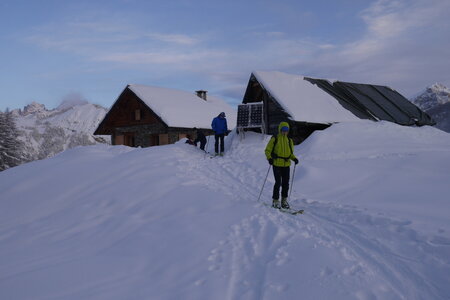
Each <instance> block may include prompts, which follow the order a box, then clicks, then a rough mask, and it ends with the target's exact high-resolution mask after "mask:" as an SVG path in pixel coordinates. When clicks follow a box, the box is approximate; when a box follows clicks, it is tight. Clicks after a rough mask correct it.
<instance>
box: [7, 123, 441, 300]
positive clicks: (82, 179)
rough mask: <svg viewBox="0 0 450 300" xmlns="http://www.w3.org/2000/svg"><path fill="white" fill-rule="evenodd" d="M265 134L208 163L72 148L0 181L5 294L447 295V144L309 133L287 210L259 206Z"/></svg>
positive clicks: (186, 155) (394, 133) (397, 132)
mask: <svg viewBox="0 0 450 300" xmlns="http://www.w3.org/2000/svg"><path fill="white" fill-rule="evenodd" d="M268 138H269V137H262V136H261V135H257V134H252V133H247V135H246V138H245V139H244V140H242V141H240V137H239V136H235V135H234V134H230V135H229V136H228V138H227V145H226V151H227V153H226V156H224V157H217V158H213V159H210V158H209V157H208V156H205V155H204V154H203V153H202V152H200V151H199V150H198V149H195V148H194V147H192V146H190V145H187V144H183V143H177V144H174V145H167V146H158V147H151V148H145V149H139V148H138V149H135V148H128V147H123V146H114V147H112V146H107V145H96V146H89V147H78V148H75V149H72V150H68V151H65V152H63V153H61V154H59V155H57V156H55V157H53V158H50V159H46V160H41V161H35V162H32V163H29V164H25V165H23V166H19V167H16V168H12V169H9V170H6V171H4V172H2V173H0V299H108V300H110V299H448V298H449V297H450V284H449V282H450V223H449V222H448V220H449V217H450V200H449V199H450V197H449V195H450V187H449V182H450V172H449V169H450V135H449V134H447V133H445V132H442V131H440V130H437V129H434V128H432V127H422V128H410V127H401V126H398V125H395V124H392V123H387V122H379V123H373V122H369V121H367V122H357V123H353V124H352V123H347V124H337V125H333V126H332V127H330V128H329V129H327V130H325V131H322V132H316V133H314V134H313V135H312V136H311V137H310V138H309V139H308V140H307V141H305V142H304V143H303V144H302V145H300V146H296V147H295V152H296V154H297V155H298V156H299V157H300V165H298V166H297V167H296V173H295V180H294V187H293V188H294V190H293V193H292V199H291V206H293V207H296V208H304V209H305V210H306V212H305V214H304V215H297V216H292V215H287V214H284V213H281V212H279V211H277V210H274V209H271V208H269V207H267V206H264V205H262V204H261V203H258V202H257V198H258V195H259V192H260V189H261V187H262V183H263V181H264V178H265V176H266V174H267V171H268V164H267V162H266V160H265V157H264V154H263V150H264V147H265V145H266V143H267V141H268ZM209 146H212V139H211V141H210V143H209ZM210 149H211V148H210ZM292 169H293V168H292ZM272 185H273V178H272V174H269V179H268V182H267V184H266V186H265V188H264V191H263V196H262V201H263V202H265V203H270V201H271V200H270V196H271V190H272Z"/></svg>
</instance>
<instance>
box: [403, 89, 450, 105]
mask: <svg viewBox="0 0 450 300" xmlns="http://www.w3.org/2000/svg"><path fill="white" fill-rule="evenodd" d="M411 101H412V102H413V103H414V104H416V105H417V106H419V107H420V108H421V109H423V110H425V111H427V110H429V109H431V108H434V107H436V106H438V105H442V104H445V103H447V102H450V89H449V88H447V87H446V86H445V85H443V84H441V83H435V84H433V85H431V86H429V87H427V88H426V89H425V90H424V91H423V92H421V93H419V94H418V95H417V96H415V97H413V99H411Z"/></svg>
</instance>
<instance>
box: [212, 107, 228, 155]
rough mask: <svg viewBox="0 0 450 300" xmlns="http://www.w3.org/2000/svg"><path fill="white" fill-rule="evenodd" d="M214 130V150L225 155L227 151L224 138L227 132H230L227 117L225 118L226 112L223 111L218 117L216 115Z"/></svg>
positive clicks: (213, 123)
mask: <svg viewBox="0 0 450 300" xmlns="http://www.w3.org/2000/svg"><path fill="white" fill-rule="evenodd" d="M211 127H212V130H213V131H214V137H215V139H216V143H215V144H214V150H215V151H216V155H221V156H222V155H223V153H224V152H225V146H224V140H225V134H226V133H227V132H228V126H227V119H226V118H225V113H224V112H221V113H220V114H219V115H218V116H217V117H215V118H214V119H213V121H212V123H211ZM219 141H220V152H219Z"/></svg>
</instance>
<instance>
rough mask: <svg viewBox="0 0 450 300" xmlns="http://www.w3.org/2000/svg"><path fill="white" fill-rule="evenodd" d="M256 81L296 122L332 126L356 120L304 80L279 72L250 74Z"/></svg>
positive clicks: (300, 77) (332, 99) (298, 76)
mask: <svg viewBox="0 0 450 300" xmlns="http://www.w3.org/2000/svg"><path fill="white" fill-rule="evenodd" d="M253 75H254V76H255V77H256V79H257V80H258V82H259V83H260V84H261V85H262V86H263V87H264V89H265V90H266V91H267V92H269V93H270V94H271V95H272V97H274V98H275V99H276V100H277V102H278V103H279V104H280V105H281V106H282V108H283V109H284V110H285V111H286V112H287V113H288V114H289V115H291V117H292V119H293V120H295V121H298V122H309V123H334V122H343V121H358V120H360V119H359V118H358V117H356V116H355V115H354V114H352V113H351V112H350V111H348V110H347V109H345V108H344V107H342V106H341V105H340V104H339V102H338V101H337V100H336V99H335V98H333V97H332V96H330V95H329V94H328V93H326V92H325V91H323V90H322V89H320V88H319V87H317V86H315V85H314V84H312V83H310V82H309V81H307V80H304V77H303V76H300V75H294V74H287V73H282V72H265V71H256V72H253Z"/></svg>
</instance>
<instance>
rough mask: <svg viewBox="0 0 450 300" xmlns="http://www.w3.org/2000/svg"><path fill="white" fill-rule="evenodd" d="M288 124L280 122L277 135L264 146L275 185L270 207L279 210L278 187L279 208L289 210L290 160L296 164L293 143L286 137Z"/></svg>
mask: <svg viewBox="0 0 450 300" xmlns="http://www.w3.org/2000/svg"><path fill="white" fill-rule="evenodd" d="M288 133H289V124H288V123H287V122H281V123H280V125H278V134H277V135H276V136H273V137H272V138H271V139H270V141H269V143H268V144H267V146H266V150H265V154H266V157H267V160H268V161H269V164H270V165H272V166H273V176H274V177H275V185H274V186H273V195H272V206H273V207H276V208H280V202H279V199H280V186H281V207H282V208H286V209H289V203H288V201H287V198H288V190H289V176H290V166H291V160H292V161H294V162H295V164H298V159H297V157H295V155H294V142H293V141H292V139H291V138H289V137H288Z"/></svg>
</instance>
